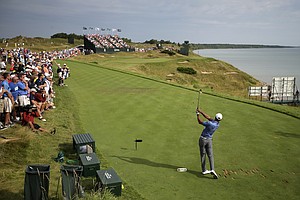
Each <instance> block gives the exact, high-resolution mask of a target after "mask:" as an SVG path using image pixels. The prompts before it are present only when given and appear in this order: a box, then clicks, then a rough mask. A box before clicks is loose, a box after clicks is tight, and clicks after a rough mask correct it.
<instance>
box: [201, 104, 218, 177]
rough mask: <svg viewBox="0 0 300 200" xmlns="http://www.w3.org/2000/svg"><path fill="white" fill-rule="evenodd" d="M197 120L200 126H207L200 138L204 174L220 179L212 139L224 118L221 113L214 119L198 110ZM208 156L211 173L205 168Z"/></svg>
mask: <svg viewBox="0 0 300 200" xmlns="http://www.w3.org/2000/svg"><path fill="white" fill-rule="evenodd" d="M196 114H197V119H198V122H199V124H202V125H203V126H205V128H204V129H203V131H202V134H201V136H200V138H199V148H200V159H201V165H202V174H203V175H205V174H209V173H210V174H211V175H213V176H214V178H215V179H217V178H218V175H217V173H216V172H215V169H214V167H215V166H214V155H213V146H212V137H213V134H214V132H215V131H216V130H217V129H218V128H219V123H220V121H221V120H222V118H223V116H222V114H221V113H217V114H216V116H215V118H214V119H212V118H211V117H210V116H209V115H207V114H206V113H204V112H203V111H201V110H199V109H198V108H197V109H196ZM200 114H201V115H202V116H203V117H205V118H206V119H208V121H203V120H201V119H200ZM206 154H207V156H208V159H209V164H210V171H209V170H207V169H206V167H205V160H206Z"/></svg>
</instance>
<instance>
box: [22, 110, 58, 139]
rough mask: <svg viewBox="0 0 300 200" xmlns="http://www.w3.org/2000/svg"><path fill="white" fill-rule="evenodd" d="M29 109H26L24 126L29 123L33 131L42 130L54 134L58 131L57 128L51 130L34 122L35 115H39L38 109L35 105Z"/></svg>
mask: <svg viewBox="0 0 300 200" xmlns="http://www.w3.org/2000/svg"><path fill="white" fill-rule="evenodd" d="M25 109H26V108H25ZM27 109H28V110H26V111H25V112H24V114H23V119H22V126H26V125H29V127H30V128H31V130H32V131H33V132H37V131H41V132H46V133H50V134H51V135H54V134H55V133H56V129H55V128H54V129H53V130H51V131H50V132H49V131H48V130H47V129H44V128H42V127H41V126H40V125H38V124H36V123H34V117H37V116H38V113H37V112H36V109H34V108H33V107H29V108H27Z"/></svg>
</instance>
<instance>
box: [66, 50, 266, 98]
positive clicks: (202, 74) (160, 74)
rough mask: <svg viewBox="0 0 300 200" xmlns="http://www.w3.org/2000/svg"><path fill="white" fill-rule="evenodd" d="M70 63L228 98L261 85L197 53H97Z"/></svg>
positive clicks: (236, 70)
mask: <svg viewBox="0 0 300 200" xmlns="http://www.w3.org/2000/svg"><path fill="white" fill-rule="evenodd" d="M71 60H77V61H81V62H85V63H92V64H97V65H99V66H102V67H106V68H113V69H118V70H124V71H128V72H131V73H136V74H141V75H145V76H149V77H151V78H155V79H158V80H162V81H167V82H170V83H174V84H179V85H184V86H186V87H190V88H195V89H202V90H205V91H209V92H217V93H223V94H228V95H234V96H240V97H247V90H248V87H249V86H256V85H261V83H260V82H259V81H258V80H256V79H255V78H253V77H251V76H250V75H248V74H246V73H244V72H242V71H240V70H239V69H237V68H235V67H234V66H232V65H230V64H228V63H225V62H222V61H218V60H215V59H213V58H205V57H201V56H199V55H196V54H192V53H191V54H190V56H182V55H180V54H176V55H174V56H169V55H168V54H165V53H160V51H159V50H152V51H148V52H146V53H117V54H94V55H88V56H78V57H74V58H72V59H71ZM178 67H183V68H193V69H194V70H195V71H196V72H197V73H196V74H194V75H190V74H185V73H180V72H179V71H178V70H177V68H178Z"/></svg>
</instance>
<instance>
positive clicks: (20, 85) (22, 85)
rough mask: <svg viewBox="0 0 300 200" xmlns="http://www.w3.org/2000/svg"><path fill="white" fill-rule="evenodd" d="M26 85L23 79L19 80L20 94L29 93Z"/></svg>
mask: <svg viewBox="0 0 300 200" xmlns="http://www.w3.org/2000/svg"><path fill="white" fill-rule="evenodd" d="M25 87H26V85H25V83H23V82H21V81H19V82H18V88H19V96H22V95H27V94H28V91H27V90H26V89H25Z"/></svg>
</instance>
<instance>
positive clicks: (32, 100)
mask: <svg viewBox="0 0 300 200" xmlns="http://www.w3.org/2000/svg"><path fill="white" fill-rule="evenodd" d="M36 93H37V91H36V89H35V88H32V89H31V90H30V97H29V99H30V105H32V106H33V107H36V108H37V110H36V112H37V117H38V118H39V119H40V120H42V121H43V122H45V121H47V120H46V119H44V118H43V116H42V112H41V104H40V103H39V102H38V101H36V99H35V97H36Z"/></svg>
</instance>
